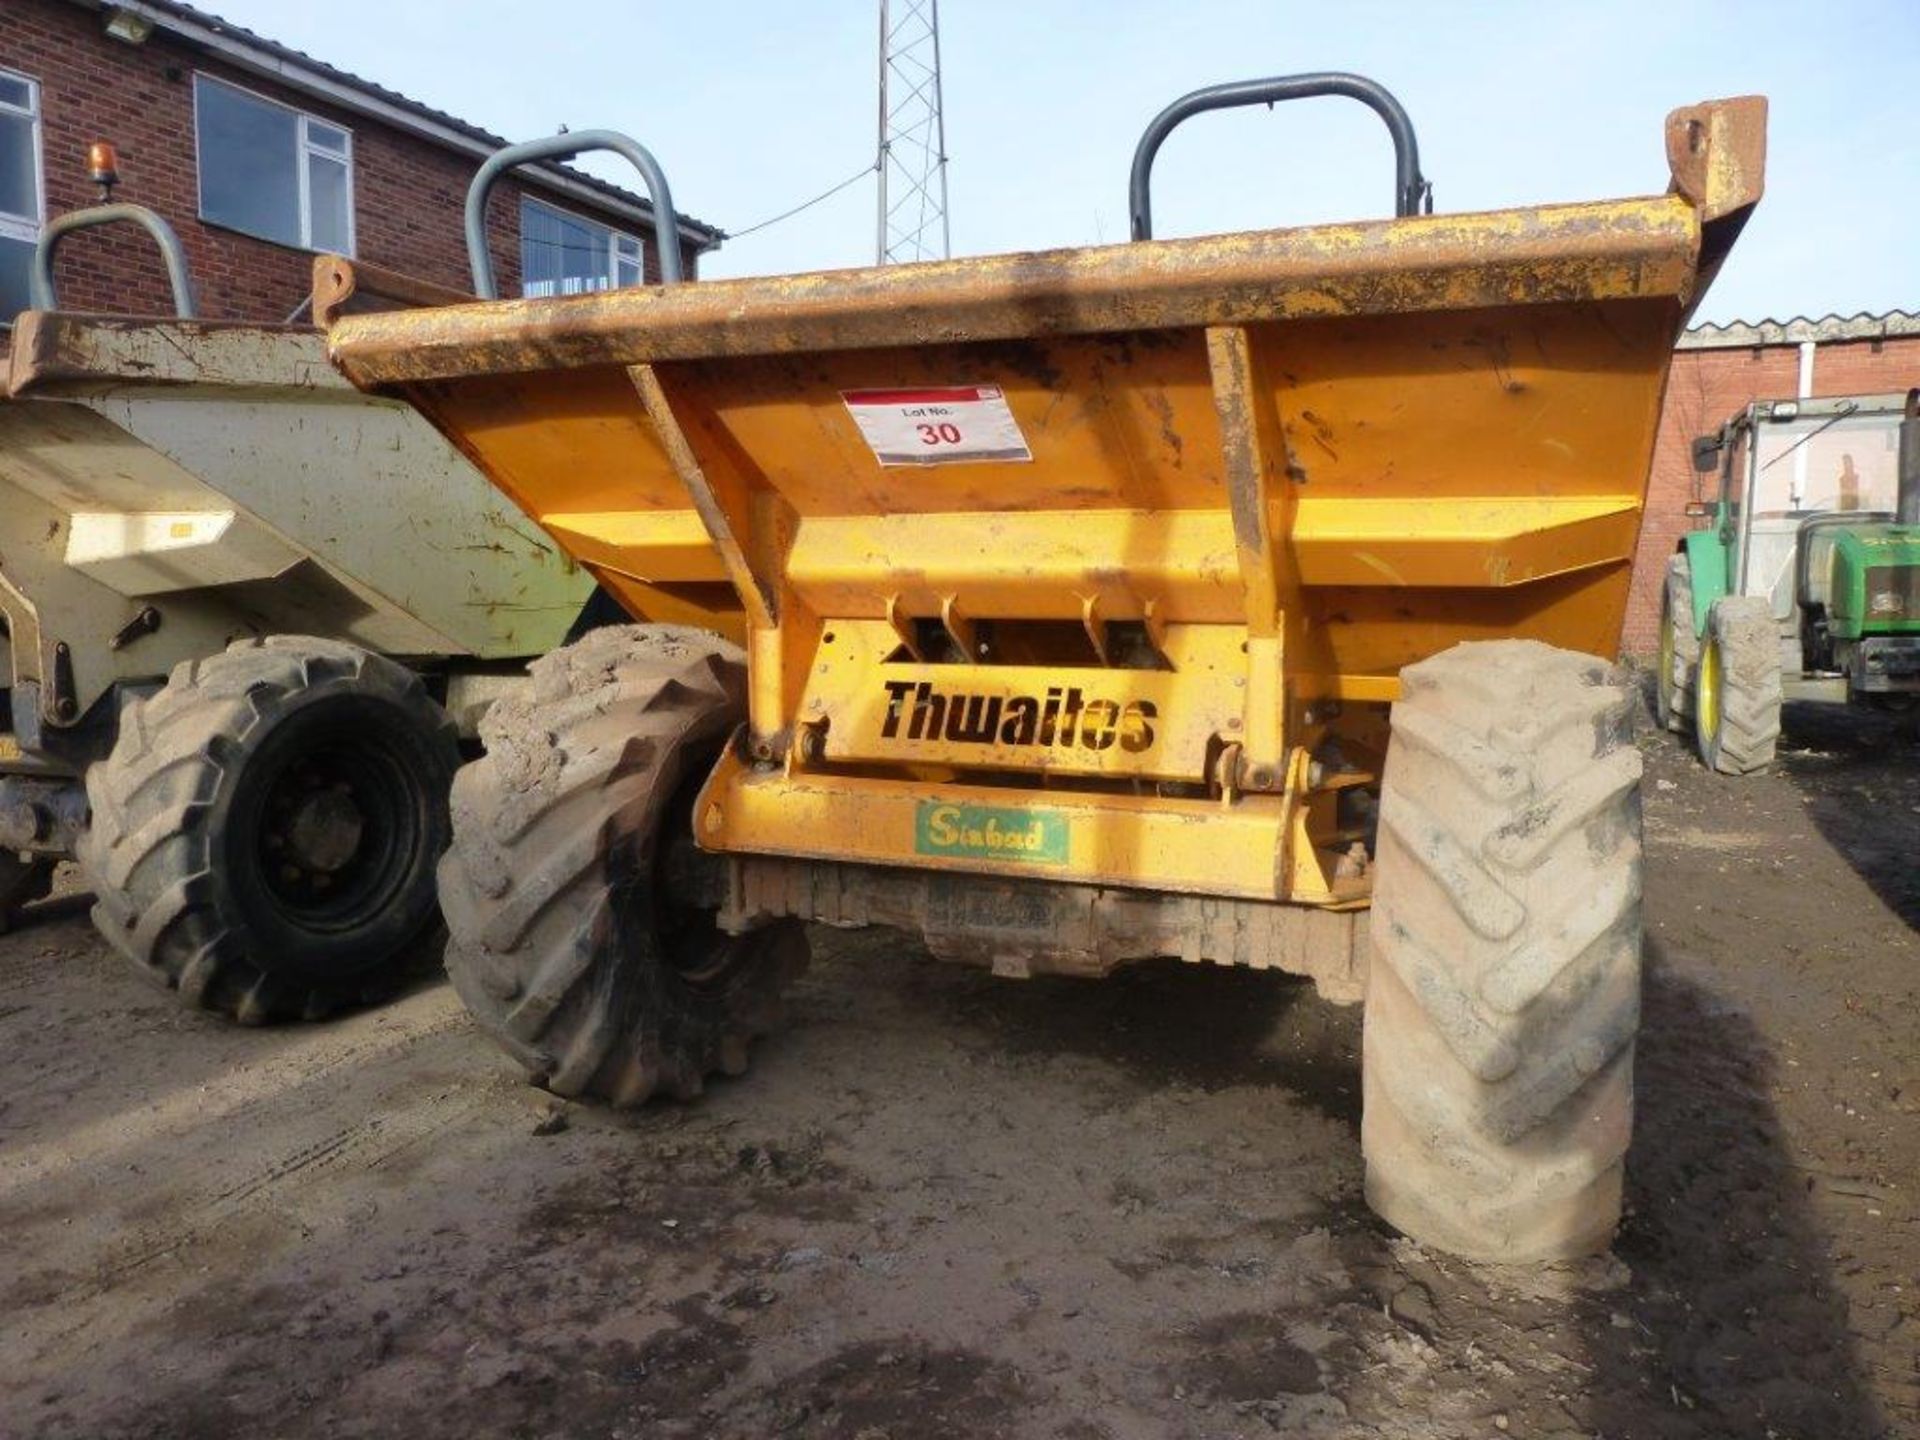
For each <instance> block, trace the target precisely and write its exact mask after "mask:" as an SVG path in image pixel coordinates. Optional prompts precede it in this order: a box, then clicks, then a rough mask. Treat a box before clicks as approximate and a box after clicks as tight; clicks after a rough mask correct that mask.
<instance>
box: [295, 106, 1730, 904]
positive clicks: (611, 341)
mask: <svg viewBox="0 0 1920 1440" xmlns="http://www.w3.org/2000/svg"><path fill="white" fill-rule="evenodd" d="M1763 120H1764V102H1761V101H1758V100H1740V101H1728V102H1721V103H1718V104H1714V105H1707V106H1701V107H1695V108H1693V109H1690V110H1683V111H1678V112H1675V114H1674V115H1673V116H1672V117H1670V119H1669V122H1668V148H1669V159H1670V169H1671V171H1672V185H1671V188H1670V189H1669V191H1668V193H1666V194H1664V195H1657V196H1650V197H1643V198H1636V199H1626V200H1618V201H1605V202H1595V203H1584V204H1567V205H1550V206H1540V207H1535V208H1528V209H1520V210H1509V211H1497V212H1489V213H1483V214H1466V215H1448V216H1410V217H1407V218H1399V219H1394V220H1387V221H1378V222H1369V223H1359V224H1343V225H1328V226H1317V227H1312V228H1306V229H1295V230H1275V231H1263V232H1255V233H1247V234H1236V235H1225V236H1210V237H1204V238H1199V239H1184V240H1169V241H1150V242H1140V243H1134V244H1128V245H1122V246H1111V247H1103V248H1095V249H1081V250H1060V251H1050V252H1044V253H1037V254H1020V255H1005V256H992V257H986V258H981V259H967V260H956V261H947V262H940V263H934V264H924V265H906V266H899V267H895V268H890V269H874V270H852V271H840V272H827V273H820V274H809V275H797V276H786V277H775V278H768V279H749V280H733V281H721V282H713V283H702V284H697V285H679V286H656V287H647V288H643V289H635V290H627V291H619V292H614V293H608V294H600V295H589V296H579V297H572V298H565V299H543V300H520V301H506V302H495V303H488V304H474V305H461V306H452V307H447V308H440V309H430V310H414V311H406V312H394V313H389V314H380V315H368V316H359V317H348V318H345V319H343V320H341V321H340V322H339V323H338V324H337V325H336V326H335V328H334V329H333V331H332V333H331V347H332V354H333V357H334V359H335V362H336V363H337V364H338V365H340V367H341V368H342V369H343V370H344V371H345V373H346V374H347V375H348V376H349V377H350V378H351V379H352V380H354V381H355V382H356V383H357V384H360V385H361V386H363V387H367V388H373V389H379V390H383V391H387V392H391V393H396V394H400V395H404V396H405V397H406V398H407V399H409V400H410V401H412V402H413V403H414V404H415V405H416V406H418V407H419V408H420V409H421V410H422V411H423V412H424V413H425V414H427V415H428V416H429V417H430V418H431V419H432V420H433V421H434V423H435V424H437V425H438V426H439V427H440V428H441V429H442V430H444V431H445V432H446V433H447V434H448V435H449V436H450V437H452V438H453V439H454V440H455V442H456V443H457V444H458V445H459V446H460V447H461V449H462V450H464V451H465V453H466V454H467V455H468V456H469V457H470V458H472V459H473V460H474V462H475V463H476V464H477V465H479V466H480V468H481V469H482V470H484V471H485V472H486V473H487V474H488V475H489V476H490V477H491V478H492V480H493V481H494V483H495V484H496V485H498V486H499V487H500V488H501V489H502V490H503V491H505V492H506V493H507V494H508V495H510V496H511V497H512V498H513V499H514V500H515V501H516V502H518V503H519V504H520V505H521V506H522V507H523V508H524V509H526V510H527V512H528V513H529V514H530V515H532V516H534V517H535V518H536V519H537V520H538V521H539V522H540V523H541V524H542V525H543V526H544V527H545V528H546V529H547V531H548V532H549V533H550V534H551V535H552V536H553V537H554V538H555V539H556V540H557V541H558V542H559V543H560V544H561V545H562V546H563V547H564V548H565V549H566V550H567V551H568V552H569V553H570V554H571V555H573V556H574V557H575V558H576V559H578V560H579V561H580V562H581V563H582V564H584V565H585V566H587V567H588V568H589V569H591V570H592V571H593V572H594V573H595V574H596V575H597V576H598V577H599V579H600V580H601V583H602V584H603V585H605V586H606V587H607V588H608V589H609V590H610V591H612V592H613V593H614V594H615V595H616V596H617V597H619V598H620V599H621V600H622V601H623V602H624V603H625V604H626V605H627V606H628V608H629V609H630V610H631V611H633V612H634V613H635V614H637V615H641V616H644V617H646V618H649V619H654V620H670V621H684V622H690V623H696V624H700V625H704V626H707V627H710V628H715V629H718V630H720V631H722V632H723V633H726V634H728V635H730V636H733V637H734V638H737V639H740V640H742V641H743V642H744V643H746V645H747V646H748V648H749V651H750V653H751V656H752V662H753V663H752V669H751V689H750V712H749V725H748V730H747V734H746V737H745V742H744V743H743V745H742V746H741V747H740V748H739V750H738V751H736V752H734V753H733V754H732V755H730V757H729V758H728V759H727V760H725V761H723V763H722V767H721V770H720V771H719V772H718V773H717V774H716V776H715V779H714V781H713V783H712V784H711V785H710V787H709V791H708V801H707V806H706V808H705V809H704V810H703V812H702V823H701V829H700V832H699V833H700V839H701V842H702V844H705V845H709V846H711V847H712V848H715V849H721V850H739V851H751V852H754V853H761V854H765V853H772V854H785V855H795V856H807V855H816V856H823V857H824V856H831V857H836V858H843V859H855V860H860V861H865V862H871V863H880V864H908V865H919V866H929V867H933V868H939V867H941V866H943V865H948V864H951V865H955V866H958V867H963V868H966V869H969V870H975V869H982V868H984V869H986V870H989V871H998V872H1001V873H1008V874H1015V873H1019V874H1029V873H1034V871H1035V870H1036V869H1038V870H1041V871H1043V872H1044V873H1047V874H1049V875H1053V876H1056V877H1058V878H1062V879H1071V880H1080V881H1091V882H1099V883H1106V884H1120V885H1128V884H1132V885H1142V886H1151V887H1153V888H1156V889H1163V890H1173V891H1179V892H1186V893H1200V894H1218V895H1234V896H1244V897H1258V898H1263V899H1268V900H1271V899H1294V900H1302V901H1307V902H1310V903H1315V904H1320V905H1334V906H1343V905H1351V904H1355V903H1358V902H1360V901H1363V900H1364V897H1365V893H1366V887H1365V883H1364V875H1360V874H1343V872H1342V865H1341V857H1342V856H1344V855H1346V853H1347V849H1348V846H1347V842H1346V840H1345V838H1344V837H1345V833H1346V828H1345V826H1344V822H1342V821H1341V820H1339V819H1338V818H1337V814H1338V811H1339V809H1340V806H1339V804H1338V803H1337V802H1338V797H1339V792H1340V791H1341V790H1343V789H1352V788H1355V787H1356V786H1360V785H1364V784H1365V783H1366V782H1368V781H1369V780H1371V779H1374V778H1376V777H1377V774H1378V767H1379V756H1380V752H1381V749H1382V747H1383V745H1384V734H1383V726H1382V717H1381V715H1380V712H1379V710H1378V708H1377V707H1378V706H1379V705H1380V703H1381V702H1386V701H1390V700H1392V699H1393V698H1394V697H1395V695H1396V694H1397V693H1398V685H1399V682H1398V678H1397V677H1398V675H1399V672H1400V671H1401V669H1402V668H1403V667H1405V666H1407V665H1409V664H1411V663H1414V662H1416V661H1419V660H1421V659H1423V658H1425V657H1428V656H1432V655H1435V654H1437V653H1439V652H1441V651H1443V650H1445V649H1447V648H1448V647H1449V646H1452V645H1454V644H1456V643H1458V642H1460V641H1464V640H1472V639H1480V638H1492V637H1525V638H1532V639H1538V640H1542V641H1545V642H1548V643H1550V644H1553V645H1556V646H1560V647H1564V648H1568V649H1572V650H1578V651H1585V652H1588V653H1592V654H1598V655H1610V654H1612V653H1613V651H1614V649H1615V647H1616V646H1617V643H1618V636H1619V633H1620V627H1621V620H1622V615H1623V611H1624V607H1625V603H1626V596H1627V587H1628V581H1629V568H1630V565H1631V560H1632V556H1633V552H1634V545H1635V540H1636V536H1637V532H1638V527H1639V519H1640V511H1641V505H1642V501H1643V497H1644V490H1645V484H1646V478H1647V473H1648V468H1649V461H1650V458H1651V453H1652V447H1653V441H1654V432H1655V427H1656V424H1657V420H1658V416H1659V411H1660V402H1661V395H1662V390H1663V387H1664V385H1665V381H1666V374H1667V366H1668V360H1669V356H1670V353H1671V347H1672V343H1673V340H1674V338H1675V336H1676V334H1677V332H1678V330H1679V328H1680V327H1681V325H1682V324H1683V321H1684V317H1685V316H1686V315H1687V314H1688V313H1689V312H1690V310H1691V308H1692V306H1693V305H1694V303H1695V302H1696V301H1697V299H1698V296H1699V293H1700V290H1701V287H1702V286H1703V284H1704V283H1705V281H1706V280H1707V279H1708V278H1710V275H1711V273H1712V271H1713V269H1714V268H1715V267H1716V266H1717V265H1718V263H1719V261H1720V259H1721V257H1723V256H1724V254H1725V251H1726V247H1727V245H1728V244H1729V243H1730V240H1731V234H1732V232H1733V231H1735V230H1737V229H1738V227H1739V225H1740V224H1741V223H1742V222H1743V221H1744V219H1745V217H1746V214H1747V212H1748V210H1749V209H1750V208H1751V206H1752V204H1753V203H1754V201H1755V200H1756V199H1757V198H1758V195H1759V188H1760V178H1759V176H1760V170H1759V145H1760V139H1759V136H1760V134H1761V127H1762V125H1763ZM1009 784H1021V785H1028V786H1040V787H1043V788H1044V789H1045V791H1046V796H1047V807H1048V810H1049V813H1050V814H1051V813H1054V812H1057V814H1058V816H1059V824H1060V826H1061V827H1062V832H1061V833H1062V834H1063V835H1064V837H1065V838H1064V840H1063V841H1062V842H1061V843H1059V844H1054V843H1052V842H1050V841H1045V840H1044V839H1043V840H1041V841H1036V843H1035V845H1034V847H1033V851H1032V853H1027V852H1024V851H1019V850H1017V848H1016V849H1008V848H1005V847H1003V848H1002V850H1000V851H998V852H996V850H995V848H994V846H993V845H992V844H991V843H990V842H989V841H987V840H985V839H980V840H978V843H971V842H969V843H966V844H962V845H960V846H959V847H957V848H952V847H943V846H942V845H941V844H939V843H938V841H937V837H932V836H930V835H929V832H928V826H929V819H928V810H927V807H928V806H929V805H934V804H939V803H957V804H962V805H968V804H973V805H976V807H977V808H980V809H981V810H982V812H983V813H985V812H992V811H996V810H1001V809H1005V808H1006V807H1005V806H1004V805H1002V806H996V805H994V804H992V803H989V802H991V801H992V800H993V799H994V795H995V792H996V791H1002V790H1004V788H1005V787H1006V786H1008V785H1009ZM1026 798H1029V799H1030V798H1032V797H1030V796H1029V797H1026ZM989 818H991V816H990V817H989ZM996 823H998V822H996ZM1008 823H1014V822H1012V821H1009V822H1008ZM1048 823H1049V824H1051V823H1052V822H1051V821H1049V822H1048ZM936 828H940V827H936ZM947 828H948V829H950V828H951V827H947ZM1015 828H1017V824H1016V827H1015ZM1042 828H1043V829H1045V827H1044V826H1043V827H1042ZM976 831H977V832H979V834H980V835H985V834H986V831H985V829H983V828H982V827H981V826H971V827H968V826H963V827H961V833H964V834H967V835H973V834H974V833H975V832H976ZM996 833H998V832H997V831H996ZM1049 833H1051V832H1049ZM1056 852H1057V853H1056ZM1276 855H1278V856H1280V857H1282V858H1281V859H1280V860H1279V861H1278V862H1277V863H1276V860H1275V856H1276ZM1346 869H1347V870H1349V871H1350V870H1352V869H1353V867H1352V866H1351V865H1349V866H1347V867H1346Z"/></svg>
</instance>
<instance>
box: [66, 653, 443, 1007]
mask: <svg viewBox="0 0 1920 1440" xmlns="http://www.w3.org/2000/svg"><path fill="white" fill-rule="evenodd" d="M321 687H327V688H329V689H333V688H336V687H344V688H347V689H350V690H352V691H353V692H354V693H356V694H360V695H370V696H375V697H379V698H381V699H384V700H386V701H387V702H389V703H391V704H392V705H394V706H396V707H398V708H399V709H400V710H401V711H403V712H405V713H406V714H407V715H408V716H409V717H410V719H411V721H412V723H413V724H414V725H416V726H417V727H418V728H419V730H420V732H421V733H422V734H423V735H425V736H427V737H429V742H428V743H430V744H432V745H435V746H437V747H438V748H439V749H441V750H442V751H443V752H444V755H445V759H446V769H447V772H448V773H449V774H450V773H451V771H452V769H453V766H454V764H455V763H456V762H457V759H458V739H457V736H456V733H455V729H454V725H453V722H452V721H451V719H449V718H448V716H447V714H446V712H445V711H444V710H443V709H442V708H441V707H440V706H439V705H438V704H437V703H436V702H435V701H434V699H433V697H432V696H430V695H429V694H428V693H427V691H426V687H425V686H424V684H423V683H422V682H421V679H420V677H419V676H418V675H416V674H415V673H414V672H413V671H411V670H409V669H407V668H406V667H405V666H403V665H400V664H398V663H397V662H395V661H392V660H389V659H387V658H385V657H384V656H380V655H375V654H372V653H370V652H368V651H366V650H362V649H360V648H359V647H358V646H356V645H350V644H347V643H345V642H342V641H336V640H328V639H321V638H318V637H314V636H304V635H275V636H269V637H266V638H264V639H247V640H241V641H236V642H235V643H234V644H232V645H230V646H229V647H228V648H227V649H226V650H224V651H222V652H221V653H219V654H217V655H212V656H206V657H203V658H199V659H194V660H188V661H183V662H182V663H181V664H179V665H177V666H176V667H174V670H173V673H172V674H171V675H169V676H168V678H167V683H166V684H165V685H164V686H163V687H162V688H161V689H160V690H159V691H158V692H156V693H155V694H153V695H151V696H149V697H147V698H146V699H144V700H138V701H135V702H134V703H133V704H131V705H130V706H129V707H128V708H127V710H126V712H125V713H124V714H123V715H122V717H121V722H120V733H119V736H118V738H117V740H116V742H115V744H114V747H113V750H112V752H111V753H110V754H109V755H108V756H107V757H106V758H105V759H104V760H101V761H99V762H98V763H96V764H95V765H93V766H92V767H90V768H89V769H88V771H87V776H86V786H87V802H88V805H89V807H90V809H91V812H92V815H91V819H90V822H89V825H88V829H87V832H86V833H85V834H84V835H83V836H82V837H81V840H80V842H79V844H78V846H77V847H76V856H75V858H76V859H77V860H78V861H79V864H80V867H81V869H82V871H83V872H84V873H85V876H86V879H87V882H88V884H89V885H90V886H91V888H92V890H93V892H94V905H93V921H94V924H95V926H96V928H97V929H98V930H99V932H100V934H101V935H102V936H104V937H105V939H106V940H107V941H108V943H109V944H111V945H112V946H113V948H114V949H115V950H117V951H118V952H119V953H120V954H121V955H123V956H124V957H126V959H127V960H129V961H130V962H132V964H133V965H134V966H135V968H136V969H138V970H139V971H140V973H141V974H143V975H145V976H146V977H147V978H149V979H151V980H154V981H156V982H158V983H159V984H161V985H163V986H166V987H167V988H169V989H171V990H174V991H176V992H177V993H178V995H179V997H180V999H181V1001H182V1002H183V1003H184V1004H186V1005H188V1006H190V1007H192V1008H195V1009H202V1010H209V1011H213V1012H216V1013H220V1014H225V1015H229V1016H232V1017H233V1018H234V1019H236V1020H239V1021H240V1022H241V1023H243V1024H266V1023H270V1022H273V1021H280V1020H290V1019H317V1018H320V1017H322V1016H324V1015H327V1014H331V1013H333V1012H334V1011H336V1010H339V1009H341V1008H344V1007H347V1006H351V1005H355V1004H362V1003H367V1002H371V1001H374V1000H378V999H381V998H384V997H385V995H386V994H387V993H389V992H390V990H391V988H392V985H393V979H392V975H391V973H390V971H391V966H388V967H385V968H381V969H369V971H367V972H364V973H357V974H354V975H351V976H347V977H343V978H340V979H338V980H334V981H329V980H320V979H307V978H297V977H293V976H289V975H287V974H284V973H275V972H274V971H273V970H271V969H269V968H267V967H264V966H263V965H262V963H261V961H260V959H259V958H258V956H257V954H256V953H255V948H254V942H253V939H252V937H251V936H250V935H249V934H248V932H247V930H246V928H245V926H244V925H243V924H241V923H237V921H236V919H235V915H234V907H233V906H232V904H231V900H230V897H229V896H228V894H227V893H226V884H227V877H226V875H225V873H224V868H225V867H223V866H222V864H221V862H220V859H219V855H218V848H219V844H220V837H219V836H218V835H217V834H216V833H215V830H216V827H215V825H214V823H213V817H214V813H215V810H216V796H217V795H218V794H219V792H220V791H221V790H222V789H223V788H224V787H226V786H227V785H228V784H229V783H230V782H231V780H232V779H233V777H234V776H235V775H236V774H237V772H238V767H240V766H241V765H243V764H244V763H245V761H246V758H247V755H248V749H249V743H250V741H251V740H252V739H253V738H254V737H255V736H256V735H259V734H262V733H264V732H265V731H266V730H268V729H270V728H271V727H272V726H273V724H274V723H275V722H276V721H277V720H278V719H280V718H281V716H282V715H283V714H284V713H285V711H286V710H287V709H288V707H289V705H290V704H292V703H293V702H295V701H296V699H297V697H300V696H302V695H303V694H311V693H312V692H315V691H316V690H318V689H320V688H321ZM396 948H398V947H396Z"/></svg>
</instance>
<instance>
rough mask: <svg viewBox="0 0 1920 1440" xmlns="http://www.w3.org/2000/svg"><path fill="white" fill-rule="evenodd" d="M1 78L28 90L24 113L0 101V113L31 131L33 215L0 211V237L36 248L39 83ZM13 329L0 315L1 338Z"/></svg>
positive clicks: (43, 190) (0, 71)
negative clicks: (18, 119) (24, 123)
mask: <svg viewBox="0 0 1920 1440" xmlns="http://www.w3.org/2000/svg"><path fill="white" fill-rule="evenodd" d="M0 75H4V76H5V77H6V78H7V79H9V80H18V81H20V82H21V83H22V84H24V85H25V86H26V87H27V105H28V108H27V109H24V110H23V109H21V108H20V107H19V106H18V105H9V104H7V102H6V101H4V100H0V111H5V112H6V113H7V114H9V115H24V116H26V117H27V120H28V121H29V123H30V124H31V125H32V127H33V130H32V134H33V203H34V208H35V213H34V214H32V215H15V214H12V213H11V212H9V211H0V236H4V237H5V238H6V239H8V240H16V241H22V242H24V243H26V244H29V245H36V244H38V243H39V241H40V231H41V229H42V228H43V227H44V226H45V225H46V216H47V163H46V146H45V141H44V135H43V131H42V128H41V127H42V123H43V122H42V120H41V118H40V82H39V81H38V80H36V79H34V78H33V77H32V76H31V75H23V74H21V73H20V72H19V71H18V70H9V69H7V68H5V67H4V66H0ZM11 329H13V317H12V316H11V315H0V335H3V334H5V333H6V332H8V331H9V330H11Z"/></svg>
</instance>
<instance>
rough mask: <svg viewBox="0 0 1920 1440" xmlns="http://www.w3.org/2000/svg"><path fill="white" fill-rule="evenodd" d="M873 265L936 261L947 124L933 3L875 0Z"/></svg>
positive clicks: (943, 217)
mask: <svg viewBox="0 0 1920 1440" xmlns="http://www.w3.org/2000/svg"><path fill="white" fill-rule="evenodd" d="M877 229H878V239H877V242H876V250H877V254H878V259H879V263H880V264H882V265H888V264H892V263H893V262H895V261H899V260H936V259H938V260H944V259H946V258H947V256H948V255H949V254H950V253H951V249H952V246H951V243H950V240H949V238H948V233H947V127H946V121H945V120H944V119H943V118H942V116H941V113H940V0H880V210H879V217H878V226H877Z"/></svg>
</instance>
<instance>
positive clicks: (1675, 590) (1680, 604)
mask: <svg viewBox="0 0 1920 1440" xmlns="http://www.w3.org/2000/svg"><path fill="white" fill-rule="evenodd" d="M1699 670H1700V637H1699V636H1698V635H1697V634H1695V633H1694V629H1693V567H1692V566H1691V565H1689V564H1688V563H1687V557H1686V556H1685V555H1676V556H1674V557H1673V558H1672V559H1671V560H1669V561H1667V578H1666V583H1665V585H1664V586H1663V587H1662V589H1661V591H1660V661H1659V670H1658V671H1657V673H1656V674H1655V677H1654V710H1655V712H1656V714H1657V715H1658V716H1659V719H1660V723H1661V724H1662V725H1664V726H1666V727H1667V729H1669V730H1671V731H1673V732H1674V733H1675V734H1681V735H1684V734H1685V733H1686V732H1687V731H1688V730H1690V729H1692V728H1693V687H1694V680H1695V677H1696V676H1697V675H1698V673H1699Z"/></svg>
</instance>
